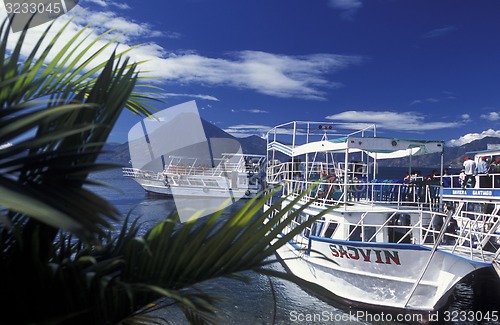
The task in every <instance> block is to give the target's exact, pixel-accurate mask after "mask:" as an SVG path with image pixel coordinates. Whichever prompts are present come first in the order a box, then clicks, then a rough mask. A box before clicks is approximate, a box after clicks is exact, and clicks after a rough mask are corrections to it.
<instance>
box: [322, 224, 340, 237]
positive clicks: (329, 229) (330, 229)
mask: <svg viewBox="0 0 500 325" xmlns="http://www.w3.org/2000/svg"><path fill="white" fill-rule="evenodd" d="M338 225H339V224H338V223H336V222H330V223H329V224H328V227H327V228H326V230H325V236H324V237H326V238H332V236H333V234H334V233H335V230H337V227H338Z"/></svg>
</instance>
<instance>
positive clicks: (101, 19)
mask: <svg viewBox="0 0 500 325" xmlns="http://www.w3.org/2000/svg"><path fill="white" fill-rule="evenodd" d="M93 1H94V2H95V1H100V0H93ZM101 5H102V4H101ZM104 8H106V7H104ZM2 17H6V12H5V8H4V7H3V6H0V18H2ZM71 17H73V21H72V22H70V23H69V26H68V28H67V29H66V31H65V32H64V33H63V35H62V37H61V38H60V40H59V41H58V43H56V44H55V46H54V49H58V48H61V47H62V46H64V45H65V44H67V43H68V42H69V40H70V39H71V38H72V37H73V36H74V35H75V34H76V33H77V32H79V31H80V30H81V29H82V28H83V27H84V26H85V25H87V24H88V23H90V24H91V29H92V31H91V32H90V33H91V34H90V37H88V38H87V39H86V40H85V41H84V44H83V46H86V45H88V44H90V43H91V42H92V41H94V40H95V39H96V38H97V37H98V35H99V34H101V33H103V32H104V31H106V30H108V29H110V28H114V29H115V30H114V31H113V32H111V33H110V34H109V35H107V37H106V38H105V39H101V40H98V41H97V42H96V44H95V46H94V48H95V49H98V48H100V47H102V46H103V45H104V44H105V43H106V42H107V41H109V39H111V38H112V37H116V36H119V41H120V44H119V45H118V47H117V51H118V52H121V51H127V50H130V49H131V51H130V52H128V53H127V55H128V56H130V57H131V59H132V61H136V62H139V61H145V62H144V63H143V64H141V65H140V67H139V68H140V69H141V71H142V72H144V73H145V74H146V75H147V76H149V77H151V79H150V80H155V81H157V82H172V83H176V84H180V85H188V84H198V85H205V86H210V87H213V86H228V87H234V88H240V89H248V90H252V91H255V92H258V93H261V94H266V95H269V96H275V97H282V98H303V99H313V100H325V96H326V92H325V91H326V89H331V88H335V87H340V86H341V83H337V82H332V81H331V80H330V78H331V74H332V73H335V72H337V71H338V70H340V69H344V68H347V67H350V66H352V65H355V64H359V63H361V62H362V60H363V58H362V57H360V56H356V55H352V56H349V55H336V54H310V55H301V56H288V55H280V54H274V53H266V52H260V51H242V52H234V53H229V54H226V55H224V56H223V57H206V56H203V55H200V54H197V53H193V51H184V52H183V53H172V52H170V51H167V50H166V49H165V48H163V47H162V46H160V45H158V44H157V43H155V42H153V41H150V42H145V41H144V40H145V39H146V40H147V39H148V38H151V37H157V36H163V37H169V36H168V35H170V34H168V33H164V32H161V31H156V30H154V29H153V28H152V26H151V25H150V24H147V23H142V22H136V21H133V20H130V19H127V18H124V17H122V16H120V15H118V14H117V13H115V12H112V11H106V10H105V11H102V12H98V11H93V10H91V9H88V8H86V9H85V8H83V7H81V6H80V5H77V6H76V7H75V8H74V9H73V10H71V11H70V12H69V13H68V14H67V15H63V16H61V17H59V19H57V20H56V22H55V23H54V25H53V27H52V29H51V31H50V32H49V37H48V39H50V38H51V36H53V35H55V34H56V33H57V32H58V31H59V30H61V28H62V26H63V25H64V24H65V23H67V22H68V21H69V19H70V18H71ZM46 28H47V25H46V24H45V25H41V26H37V27H35V28H32V29H30V30H29V32H28V35H27V38H26V40H25V42H24V43H25V44H24V47H23V50H22V54H25V55H26V54H27V53H29V51H30V50H31V49H32V48H33V47H34V46H35V44H36V42H37V41H38V39H39V38H40V36H41V35H42V33H43V32H44V30H45V29H46ZM172 35H174V36H175V37H179V35H178V34H175V33H173V34H172ZM11 36H13V37H12V38H11V41H10V42H9V44H8V47H9V49H10V50H12V49H13V47H14V44H15V43H14V42H15V41H16V39H17V38H18V37H19V35H18V34H13V35H11ZM136 43H142V44H143V45H141V46H139V47H137V48H133V47H134V46H135V44H136ZM114 49H115V48H114V47H110V48H108V49H106V50H105V51H103V52H102V53H101V54H100V57H101V58H102V60H101V61H105V60H107V59H108V58H109V56H110V55H111V53H112V51H113V50H114ZM53 58H54V55H53V54H52V55H49V56H48V60H51V59H53ZM87 58H88V57H84V58H82V62H83V60H86V59H87Z"/></svg>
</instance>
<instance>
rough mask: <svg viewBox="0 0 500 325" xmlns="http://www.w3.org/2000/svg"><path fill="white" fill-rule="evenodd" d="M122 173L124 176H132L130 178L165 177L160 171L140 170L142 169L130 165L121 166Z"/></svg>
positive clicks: (154, 178)
mask: <svg viewBox="0 0 500 325" xmlns="http://www.w3.org/2000/svg"><path fill="white" fill-rule="evenodd" d="M122 174H123V176H125V177H132V178H143V179H150V180H164V179H165V177H164V176H163V173H162V172H155V171H152V170H142V169H138V168H131V167H123V168H122Z"/></svg>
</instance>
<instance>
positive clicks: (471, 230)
mask: <svg viewBox="0 0 500 325" xmlns="http://www.w3.org/2000/svg"><path fill="white" fill-rule="evenodd" d="M342 128H343V125H342V124H337V123H317V122H290V123H286V124H283V125H280V126H277V127H275V128H273V129H272V130H270V131H269V132H268V133H267V149H268V151H267V160H268V161H269V162H272V163H269V164H268V168H267V176H266V177H267V183H268V184H270V185H282V195H281V199H284V201H283V202H282V203H281V204H278V205H274V206H273V205H272V204H274V203H275V202H278V201H277V199H278V198H277V197H275V198H274V199H273V200H274V202H269V203H268V204H267V205H266V209H273V210H274V211H272V213H271V215H273V216H275V215H276V214H277V213H278V212H279V210H280V209H281V208H283V207H285V206H288V205H290V204H292V205H293V211H297V210H299V209H302V210H301V212H300V214H299V216H298V217H297V218H296V219H295V220H294V221H293V223H292V224H291V225H289V226H287V227H286V228H285V229H284V231H283V233H282V235H284V234H286V233H288V232H290V231H291V230H292V229H293V228H294V227H295V226H296V225H297V224H300V223H302V222H304V221H305V220H307V219H308V218H311V217H314V216H317V215H318V214H319V213H321V212H324V211H325V210H327V209H329V208H330V207H334V208H333V209H332V210H330V211H328V212H327V213H326V214H324V215H323V216H322V217H321V218H320V219H319V220H318V221H316V222H315V223H313V224H312V226H311V227H308V228H307V229H306V230H304V231H303V232H302V233H300V234H298V235H296V236H295V237H294V238H293V240H290V241H289V242H288V243H287V244H286V245H284V246H282V247H281V248H280V249H279V250H278V252H277V254H278V256H279V257H280V258H281V260H282V262H283V263H284V265H285V266H286V268H287V269H288V270H289V272H291V273H293V274H294V275H296V276H297V277H299V278H302V279H303V280H306V281H308V282H311V283H314V284H316V285H319V286H321V287H323V288H324V289H326V290H327V291H328V292H329V293H331V294H332V295H334V296H336V297H340V298H342V299H344V300H346V301H348V302H351V303H354V304H360V305H371V306H374V307H376V308H377V309H380V308H390V309H395V310H406V311H432V310H436V309H438V308H440V307H442V306H443V305H444V304H445V303H446V302H447V298H448V296H449V294H450V293H451V292H452V289H453V288H454V286H455V285H456V284H457V283H458V282H459V281H461V280H462V279H464V278H465V277H467V276H469V275H471V274H473V273H474V272H476V271H478V270H480V269H485V268H489V269H491V270H493V265H495V263H497V262H498V260H499V254H500V250H498V247H499V245H498V244H499V238H500V235H499V233H498V230H499V226H500V217H499V214H500V195H499V194H500V192H499V191H500V189H462V188H446V189H444V190H443V188H442V186H441V180H440V178H435V179H432V180H423V179H414V180H410V181H409V182H408V183H405V182H403V181H400V182H397V181H394V180H390V179H380V178H378V175H377V161H379V160H380V159H389V158H401V157H406V156H409V157H410V158H409V159H408V161H409V162H411V157H413V156H416V155H422V154H430V153H437V154H441V161H443V159H442V153H443V147H444V144H443V142H441V141H422V140H407V139H396V138H384V137H377V136H376V127H375V126H370V127H367V128H364V129H362V130H359V131H356V132H351V133H346V134H341V133H340V131H342ZM278 152H279V153H281V154H285V155H287V156H288V157H289V159H287V161H286V162H279V161H278V160H277V159H276V157H277V156H278ZM499 156H500V153H499ZM441 165H442V164H441ZM442 169H443V168H442V167H441V170H442ZM453 177H455V176H453ZM457 177H458V176H457ZM314 184H316V186H315V187H314V188H313V189H312V190H308V189H309V188H310V186H311V185H314ZM304 192H305V193H304ZM301 194H304V196H303V197H302V198H300V197H299V196H300V195H301ZM312 199H315V200H316V201H314V202H313V203H311V204H310V205H306V203H308V202H310V200H312ZM324 257H327V258H326V259H325V258H324ZM493 273H494V272H493Z"/></svg>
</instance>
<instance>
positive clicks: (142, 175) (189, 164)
mask: <svg viewBox="0 0 500 325" xmlns="http://www.w3.org/2000/svg"><path fill="white" fill-rule="evenodd" d="M265 158H266V157H265V156H263V155H247V154H222V157H221V158H218V159H213V160H210V161H205V160H203V159H200V158H190V157H181V156H169V160H168V163H167V164H166V166H165V167H164V169H163V171H161V172H154V171H151V170H142V169H137V168H123V169H122V172H123V176H125V177H131V178H133V179H134V180H135V181H136V182H137V183H139V184H140V185H141V186H142V187H143V188H144V190H146V191H147V192H149V193H154V194H163V195H175V196H187V197H220V198H230V197H241V198H252V197H254V196H255V195H256V194H257V193H259V192H260V191H262V189H263V186H264V183H263V182H264V172H265Z"/></svg>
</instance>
